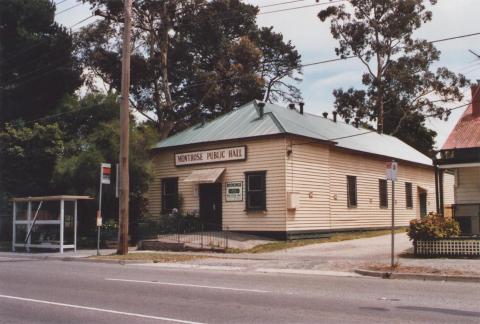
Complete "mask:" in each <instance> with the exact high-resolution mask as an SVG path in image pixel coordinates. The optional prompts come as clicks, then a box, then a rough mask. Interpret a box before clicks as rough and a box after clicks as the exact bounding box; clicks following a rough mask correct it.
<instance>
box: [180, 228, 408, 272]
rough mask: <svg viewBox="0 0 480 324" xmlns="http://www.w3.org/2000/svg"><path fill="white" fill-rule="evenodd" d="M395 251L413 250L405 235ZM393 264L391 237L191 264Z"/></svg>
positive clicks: (334, 267) (344, 267)
mask: <svg viewBox="0 0 480 324" xmlns="http://www.w3.org/2000/svg"><path fill="white" fill-rule="evenodd" d="M395 244H396V245H395V246H396V252H397V253H402V252H404V251H406V250H407V249H409V248H410V247H411V243H410V242H409V240H408V237H407V236H406V234H403V233H402V234H396V235H395ZM372 262H375V263H388V262H390V235H382V236H377V237H372V238H362V239H356V240H349V241H342V242H329V243H319V244H312V245H307V246H302V247H297V248H291V249H286V250H281V251H275V252H268V253H258V254H251V253H241V254H226V255H224V258H221V257H216V258H208V259H198V260H193V261H190V262H189V263H193V264H199V265H207V266H231V267H244V268H247V269H255V268H281V269H302V270H327V271H348V272H351V271H353V269H355V268H357V267H359V266H361V265H364V264H366V263H372Z"/></svg>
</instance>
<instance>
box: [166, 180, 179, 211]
mask: <svg viewBox="0 0 480 324" xmlns="http://www.w3.org/2000/svg"><path fill="white" fill-rule="evenodd" d="M173 208H178V178H165V179H162V212H164V213H169V212H171V211H172V209H173Z"/></svg>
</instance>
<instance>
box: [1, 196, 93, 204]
mask: <svg viewBox="0 0 480 324" xmlns="http://www.w3.org/2000/svg"><path fill="white" fill-rule="evenodd" d="M92 199H93V198H92V197H89V196H71V195H59V196H40V197H21V198H12V199H10V200H11V201H13V202H29V201H60V200H69V201H75V200H92Z"/></svg>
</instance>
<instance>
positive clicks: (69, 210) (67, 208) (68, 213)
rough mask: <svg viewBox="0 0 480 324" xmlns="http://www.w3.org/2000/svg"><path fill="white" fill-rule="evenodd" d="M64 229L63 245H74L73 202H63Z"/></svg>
mask: <svg viewBox="0 0 480 324" xmlns="http://www.w3.org/2000/svg"><path fill="white" fill-rule="evenodd" d="M63 211H64V216H63V217H64V218H63V219H64V227H63V241H64V244H65V245H68V244H74V241H75V202H74V201H65V202H64V208H63Z"/></svg>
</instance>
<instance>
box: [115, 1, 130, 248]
mask: <svg viewBox="0 0 480 324" xmlns="http://www.w3.org/2000/svg"><path fill="white" fill-rule="evenodd" d="M131 33H132V0H124V25H123V49H122V100H121V108H120V172H119V174H120V197H119V215H118V216H119V229H118V249H117V253H118V254H123V255H124V254H127V253H128V201H129V194H130V190H129V186H130V178H129V174H128V153H129V152H128V151H129V147H128V146H129V142H130V140H129V138H130V134H129V128H130V125H129V119H130V118H129V117H130V102H129V98H130V52H131V44H130V42H131Z"/></svg>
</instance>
